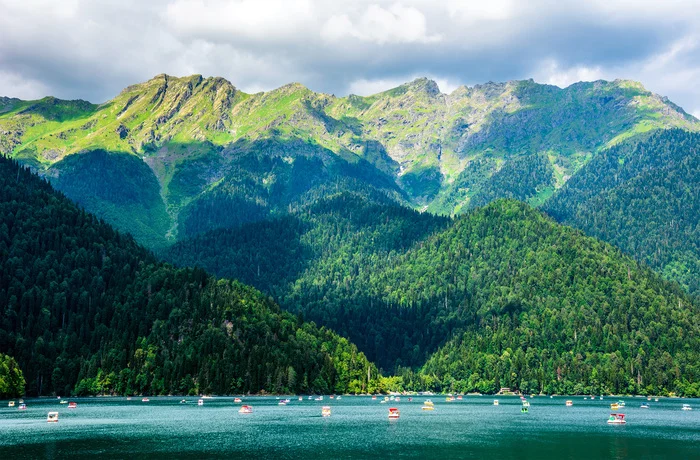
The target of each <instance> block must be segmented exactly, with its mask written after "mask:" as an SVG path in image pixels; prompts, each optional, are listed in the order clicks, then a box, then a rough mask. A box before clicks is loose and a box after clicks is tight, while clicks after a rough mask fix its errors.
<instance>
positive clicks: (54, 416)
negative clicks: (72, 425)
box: [46, 412, 58, 423]
mask: <svg viewBox="0 0 700 460" xmlns="http://www.w3.org/2000/svg"><path fill="white" fill-rule="evenodd" d="M46 421H47V422H49V423H56V422H58V412H49V415H48V416H47V417H46Z"/></svg>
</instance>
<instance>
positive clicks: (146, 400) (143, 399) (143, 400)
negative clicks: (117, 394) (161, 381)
mask: <svg viewBox="0 0 700 460" xmlns="http://www.w3.org/2000/svg"><path fill="white" fill-rule="evenodd" d="M148 401H150V399H148V398H142V399H141V402H148Z"/></svg>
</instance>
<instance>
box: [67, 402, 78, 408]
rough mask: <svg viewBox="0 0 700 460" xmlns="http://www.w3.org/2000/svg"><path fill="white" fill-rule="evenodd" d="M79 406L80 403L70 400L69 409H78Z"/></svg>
mask: <svg viewBox="0 0 700 460" xmlns="http://www.w3.org/2000/svg"><path fill="white" fill-rule="evenodd" d="M77 408H78V403H77V402H73V401H71V402H69V403H68V409H77Z"/></svg>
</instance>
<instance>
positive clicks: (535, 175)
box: [470, 154, 554, 206]
mask: <svg viewBox="0 0 700 460" xmlns="http://www.w3.org/2000/svg"><path fill="white" fill-rule="evenodd" d="M553 185H554V169H553V168H552V164H551V163H550V162H549V159H548V158H547V156H546V155H544V154H538V155H526V156H522V157H515V158H511V159H509V160H507V161H506V162H505V163H504V165H503V167H502V168H501V169H499V170H498V171H497V172H495V173H494V174H493V175H492V176H491V177H490V178H489V179H488V180H486V181H485V182H484V183H483V185H482V187H481V189H480V190H479V191H478V192H477V193H476V195H475V196H474V198H473V199H472V200H471V201H470V204H471V205H472V206H483V205H485V204H488V203H490V202H492V201H494V200H496V199H498V198H515V199H517V200H521V201H528V200H530V199H532V198H534V197H535V196H536V195H537V194H538V193H541V192H543V191H544V190H545V189H546V188H547V187H552V186H553Z"/></svg>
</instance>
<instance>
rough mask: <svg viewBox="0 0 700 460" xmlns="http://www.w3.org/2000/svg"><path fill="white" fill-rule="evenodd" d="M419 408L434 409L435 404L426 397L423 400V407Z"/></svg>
mask: <svg viewBox="0 0 700 460" xmlns="http://www.w3.org/2000/svg"><path fill="white" fill-rule="evenodd" d="M421 409H422V410H435V405H434V404H433V402H432V401H431V400H429V399H426V400H425V401H424V402H423V407H421Z"/></svg>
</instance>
